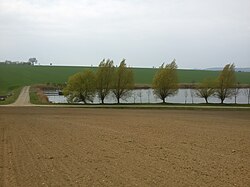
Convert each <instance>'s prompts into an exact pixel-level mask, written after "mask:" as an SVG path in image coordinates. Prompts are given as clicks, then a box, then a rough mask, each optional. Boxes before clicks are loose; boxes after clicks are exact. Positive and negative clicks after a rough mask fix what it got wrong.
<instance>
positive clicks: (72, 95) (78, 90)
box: [64, 70, 96, 104]
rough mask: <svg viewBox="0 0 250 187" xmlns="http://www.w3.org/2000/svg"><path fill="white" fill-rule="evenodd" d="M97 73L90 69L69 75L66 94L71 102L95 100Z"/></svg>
mask: <svg viewBox="0 0 250 187" xmlns="http://www.w3.org/2000/svg"><path fill="white" fill-rule="evenodd" d="M95 88H96V86H95V74H94V73H93V72H92V71H90V70H85V71H84V72H80V73H76V74H74V75H72V76H71V77H69V80H68V82H67V86H66V87H65V89H64V95H65V96H67V97H68V100H69V101H70V102H84V103H85V104H86V103H87V102H88V101H90V102H93V100H94V97H95V91H96V89H95Z"/></svg>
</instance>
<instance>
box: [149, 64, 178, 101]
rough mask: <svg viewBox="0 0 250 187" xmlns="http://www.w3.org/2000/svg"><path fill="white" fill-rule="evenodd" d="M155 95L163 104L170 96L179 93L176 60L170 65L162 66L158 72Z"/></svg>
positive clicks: (154, 80)
mask: <svg viewBox="0 0 250 187" xmlns="http://www.w3.org/2000/svg"><path fill="white" fill-rule="evenodd" d="M152 85H153V89H154V94H155V95H156V96H157V97H159V98H160V99H161V100H162V101H163V103H166V101H165V99H166V98H167V97H169V96H173V95H175V94H177V92H178V76H177V65H176V63H175V60H173V62H171V63H170V64H166V65H165V66H164V64H162V65H161V66H160V68H159V70H158V71H157V72H156V74H155V76H154V79H153V84H152Z"/></svg>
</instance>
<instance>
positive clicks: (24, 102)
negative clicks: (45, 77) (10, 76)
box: [9, 86, 32, 106]
mask: <svg viewBox="0 0 250 187" xmlns="http://www.w3.org/2000/svg"><path fill="white" fill-rule="evenodd" d="M29 89H30V86H25V87H23V89H22V91H21V93H20V95H19V96H18V98H17V100H16V101H15V102H14V103H12V104H10V105H9V106H31V105H32V104H31V103H30V96H29Z"/></svg>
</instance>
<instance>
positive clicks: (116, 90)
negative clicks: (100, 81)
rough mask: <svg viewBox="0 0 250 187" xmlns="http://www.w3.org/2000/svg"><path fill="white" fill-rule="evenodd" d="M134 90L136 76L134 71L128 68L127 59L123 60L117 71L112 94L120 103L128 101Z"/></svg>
mask: <svg viewBox="0 0 250 187" xmlns="http://www.w3.org/2000/svg"><path fill="white" fill-rule="evenodd" d="M133 88H134V74H133V71H132V69H130V68H128V67H127V65H126V63H125V59H123V60H122V61H121V63H120V65H119V67H118V68H116V69H115V73H114V79H113V89H112V92H113V94H114V95H115V97H116V99H117V103H118V104H119V103H120V99H121V98H123V99H126V98H127V97H128V96H129V95H130V91H131V90H132V89H133Z"/></svg>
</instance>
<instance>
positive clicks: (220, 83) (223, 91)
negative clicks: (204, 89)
mask: <svg viewBox="0 0 250 187" xmlns="http://www.w3.org/2000/svg"><path fill="white" fill-rule="evenodd" d="M235 82H236V78H235V66H234V64H227V65H226V66H225V67H224V68H223V70H222V72H221V73H220V75H219V77H218V80H217V86H216V87H217V88H216V91H215V96H216V97H217V98H219V99H220V100H221V104H223V102H224V100H225V99H226V98H231V97H232V96H233V93H234V92H233V89H232V88H233V87H234V85H235Z"/></svg>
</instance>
